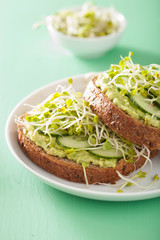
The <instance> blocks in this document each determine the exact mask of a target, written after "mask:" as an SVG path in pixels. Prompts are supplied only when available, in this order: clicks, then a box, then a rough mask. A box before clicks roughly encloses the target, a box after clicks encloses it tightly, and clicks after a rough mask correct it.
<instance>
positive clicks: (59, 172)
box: [17, 125, 157, 184]
mask: <svg viewBox="0 0 160 240" xmlns="http://www.w3.org/2000/svg"><path fill="white" fill-rule="evenodd" d="M23 128H24V127H23V126H22V125H18V126H17V132H18V142H19V145H20V147H21V148H22V150H23V152H24V153H25V154H26V155H27V156H28V157H29V159H30V160H31V161H32V162H34V163H35V164H36V165H38V166H39V167H41V168H43V169H44V170H46V171H47V172H49V173H51V174H54V175H56V176H57V177H60V178H62V179H65V180H67V181H71V182H76V183H85V182H86V180H85V176H84V170H83V167H82V165H80V164H77V163H76V162H74V161H71V160H69V159H68V158H60V157H58V156H52V155H49V154H47V153H46V152H45V151H44V149H43V148H41V147H38V146H37V145H36V144H35V143H34V142H33V141H31V140H30V139H29V138H28V137H27V136H26V135H25V134H24V131H23ZM156 154H157V150H154V151H152V152H151V157H154V156H155V155H156ZM145 161H146V159H145V157H143V156H140V157H139V158H135V159H134V162H133V163H129V162H126V161H124V160H123V159H121V160H119V161H118V162H117V165H116V167H115V168H109V167H107V168H101V167H98V166H94V165H89V166H88V167H86V168H85V170H86V175H87V180H88V183H89V184H96V183H111V184H114V183H115V182H116V181H118V180H119V179H120V178H119V176H118V174H117V172H116V171H119V172H120V173H121V174H122V175H124V176H127V175H129V174H130V173H132V172H134V171H135V170H136V169H138V168H140V167H142V166H143V165H144V163H145Z"/></svg>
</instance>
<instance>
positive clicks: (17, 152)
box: [5, 75, 160, 201]
mask: <svg viewBox="0 0 160 240" xmlns="http://www.w3.org/2000/svg"><path fill="white" fill-rule="evenodd" d="M85 76H86V75H80V76H75V77H73V82H74V84H73V86H74V88H75V90H77V91H82V92H83V91H84V89H85V86H86V83H87V81H88V80H87V79H86V77H85ZM59 84H61V85H67V81H66V79H62V80H60V81H56V82H53V83H51V84H49V85H46V86H44V87H42V88H40V89H38V90H37V91H35V92H33V93H31V94H30V95H29V96H27V97H25V98H24V99H23V100H22V101H21V102H20V103H19V104H18V105H17V106H16V107H15V108H14V109H13V111H12V112H11V114H10V116H9V118H8V121H7V124H6V132H5V133H6V140H7V143H8V146H9V149H10V151H11V152H12V154H13V155H14V157H15V158H16V159H17V160H18V161H19V162H20V163H21V164H22V165H23V166H24V167H25V168H26V169H28V170H29V171H30V172H31V173H33V174H34V175H36V176H37V177H39V178H40V179H42V180H43V181H44V182H45V183H47V184H49V185H50V186H52V187H54V188H56V189H59V190H61V191H64V192H67V193H70V194H73V195H77V196H81V197H85V198H91V199H97V200H109V201H132V200H141V199H149V198H154V197H158V196H160V180H159V181H157V182H156V183H154V185H153V186H152V187H151V188H150V189H148V190H142V189H138V188H137V187H135V186H130V187H126V188H125V189H124V193H117V192H116V191H117V189H118V187H116V186H113V185H107V186H104V185H90V186H89V188H87V187H86V185H85V184H78V183H72V182H68V181H66V180H63V179H60V178H58V177H56V176H54V175H52V174H50V173H48V172H46V171H45V170H43V169H41V168H40V167H38V166H37V165H35V164H34V163H33V162H31V161H30V160H29V159H28V158H27V157H26V156H25V154H24V153H23V151H22V150H21V148H20V147H19V145H18V142H17V133H16V124H15V116H20V115H22V114H23V113H24V112H26V111H27V110H28V107H27V106H25V105H24V104H25V103H27V104H33V105H34V104H37V103H39V102H41V101H42V100H43V99H45V98H46V97H47V96H48V95H49V94H51V93H52V92H54V91H55V90H56V87H57V85H59ZM159 157H160V154H159V155H158V156H157V157H155V158H154V159H153V170H152V172H151V173H150V175H149V176H148V177H147V178H146V179H144V180H143V184H144V186H145V185H147V184H149V183H150V182H151V181H152V178H153V176H154V174H155V173H158V172H159V170H160V159H159ZM144 170H145V171H147V167H145V169H144ZM121 181H122V180H121ZM119 182H120V181H119Z"/></svg>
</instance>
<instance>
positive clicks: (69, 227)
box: [0, 0, 160, 240]
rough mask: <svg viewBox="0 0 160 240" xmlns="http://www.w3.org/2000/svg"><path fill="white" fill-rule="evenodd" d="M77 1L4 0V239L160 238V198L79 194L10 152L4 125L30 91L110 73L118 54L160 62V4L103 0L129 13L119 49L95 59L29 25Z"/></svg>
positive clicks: (0, 96) (0, 97)
mask: <svg viewBox="0 0 160 240" xmlns="http://www.w3.org/2000/svg"><path fill="white" fill-rule="evenodd" d="M82 3H83V1H81V0H78V1H73V0H68V1H65V0H58V1H54V0H52V1H51V0H46V1H38V0H34V1H32V0H15V1H13V0H5V1H1V2H0V83H1V85H0V109H1V117H0V126H1V128H0V131H1V132H0V136H1V140H0V141H1V144H0V239H2V240H22V239H23V240H30V239H36V240H50V239H54V240H57V239H58V240H64V239H67V240H68V239H74V240H91V239H92V240H96V239H108V240H114V239H118V240H122V239H123V240H124V239H130V240H133V239H134V240H135V239H137V240H139V239H145V240H150V239H154V240H159V239H160V230H159V222H160V198H156V199H151V200H145V201H137V202H124V203H123V202H119V203H118V202H117V203H116V202H102V201H95V200H88V199H83V198H79V197H75V196H72V195H69V194H66V193H63V192H60V191H58V190H55V189H54V188H52V187H49V186H48V185H46V184H44V183H43V182H41V181H40V180H39V179H37V178H36V177H35V176H33V175H32V174H31V173H29V172H28V171H27V170H26V169H24V168H23V167H22V166H21V165H20V164H19V163H18V162H17V161H16V160H15V158H14V157H13V156H12V154H11V153H10V152H9V150H8V146H7V144H6V142H5V136H4V128H5V123H6V120H7V117H8V115H9V114H10V112H11V110H12V108H13V107H14V106H15V105H16V104H17V103H18V102H19V101H20V100H21V99H22V98H23V97H24V96H26V95H28V94H29V93H30V92H32V91H33V90H35V89H37V88H39V87H41V86H43V85H45V84H47V83H50V82H52V81H56V80H58V79H61V78H63V77H69V76H72V75H77V74H80V73H86V72H90V71H101V70H105V69H106V68H107V67H108V66H109V65H110V64H111V63H118V61H119V56H120V55H123V56H125V55H126V54H128V51H129V50H132V51H134V53H135V56H134V58H133V59H134V61H135V62H139V63H141V64H142V65H143V64H149V63H158V64H160V30H159V29H160V27H159V26H160V13H159V9H160V1H159V0H152V1H146V0H141V1H140V0H134V1H128V0H121V1H119V0H113V1H111V0H108V1H105V0H100V1H97V3H98V4H99V5H104V6H110V5H112V6H114V7H115V8H116V9H117V10H119V11H121V12H122V13H123V14H124V15H125V16H126V18H127V21H128V26H127V29H126V31H125V33H124V35H123V38H122V39H121V41H120V43H119V44H118V45H117V47H116V48H115V49H113V50H112V51H110V52H109V53H107V54H106V55H105V56H104V57H102V58H100V59H96V60H84V59H78V58H76V57H74V56H71V55H70V56H67V55H64V54H63V53H62V52H58V50H57V49H55V46H54V45H53V44H52V42H51V40H50V37H49V35H48V32H47V30H46V28H45V27H42V28H41V29H39V30H37V31H33V30H32V28H31V27H32V24H33V23H34V22H35V21H37V20H41V19H42V18H43V16H45V15H48V14H50V13H52V12H55V11H56V10H58V9H61V8H63V7H67V6H75V5H78V4H82Z"/></svg>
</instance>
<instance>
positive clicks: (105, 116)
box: [84, 76, 160, 149]
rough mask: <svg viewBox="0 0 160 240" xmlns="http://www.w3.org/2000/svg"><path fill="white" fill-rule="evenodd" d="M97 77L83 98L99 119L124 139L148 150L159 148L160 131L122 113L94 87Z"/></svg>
mask: <svg viewBox="0 0 160 240" xmlns="http://www.w3.org/2000/svg"><path fill="white" fill-rule="evenodd" d="M96 79H97V76H95V77H93V79H92V80H91V81H90V82H89V84H88V86H87V88H86V90H85V93H84V98H85V100H86V101H88V102H89V105H90V108H91V110H92V112H93V113H95V114H96V115H97V116H98V117H99V119H100V120H101V121H102V122H103V123H104V124H106V125H107V126H108V127H109V128H110V129H112V130H113V131H114V132H116V133H117V134H119V135H120V136H122V137H124V138H125V139H127V140H129V141H131V142H133V143H135V144H138V145H141V146H142V145H145V146H146V147H147V148H149V149H159V148H160V129H158V128H156V127H153V126H150V125H146V124H144V123H143V122H142V121H140V120H137V119H135V118H133V117H131V116H129V115H128V114H127V113H125V112H124V111H122V110H121V109H120V108H118V107H117V106H116V105H114V104H113V102H112V101H111V100H110V99H109V98H108V97H107V96H106V95H105V94H104V93H103V92H102V91H101V89H100V88H98V87H97V86H96V85H95V81H96Z"/></svg>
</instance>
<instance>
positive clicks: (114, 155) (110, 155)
mask: <svg viewBox="0 0 160 240" xmlns="http://www.w3.org/2000/svg"><path fill="white" fill-rule="evenodd" d="M88 152H89V153H91V154H93V155H95V156H97V157H102V158H106V159H122V158H123V155H122V153H121V152H120V151H116V149H115V148H111V149H109V150H105V149H103V148H101V149H94V150H88Z"/></svg>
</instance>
